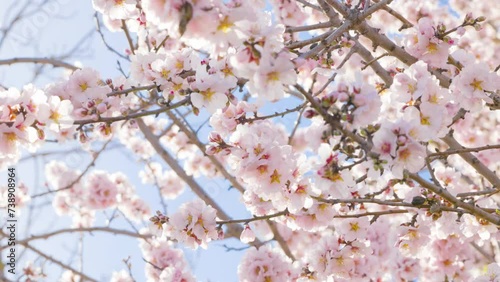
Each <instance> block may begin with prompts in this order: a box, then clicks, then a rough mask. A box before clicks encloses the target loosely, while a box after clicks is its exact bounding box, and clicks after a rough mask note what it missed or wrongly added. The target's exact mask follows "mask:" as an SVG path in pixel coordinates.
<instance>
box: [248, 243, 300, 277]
mask: <svg viewBox="0 0 500 282" xmlns="http://www.w3.org/2000/svg"><path fill="white" fill-rule="evenodd" d="M238 277H239V280H240V281H242V282H265V281H270V280H272V281H276V282H285V281H292V280H293V279H294V278H296V277H297V270H296V269H294V267H293V265H292V263H291V261H290V259H289V258H288V257H286V256H285V254H283V253H282V252H281V251H280V250H277V249H271V248H270V247H269V246H262V247H260V248H259V249H258V250H257V249H256V248H254V247H252V248H251V249H249V250H248V251H247V252H246V254H245V255H244V256H243V258H242V261H241V263H240V265H239V266H238Z"/></svg>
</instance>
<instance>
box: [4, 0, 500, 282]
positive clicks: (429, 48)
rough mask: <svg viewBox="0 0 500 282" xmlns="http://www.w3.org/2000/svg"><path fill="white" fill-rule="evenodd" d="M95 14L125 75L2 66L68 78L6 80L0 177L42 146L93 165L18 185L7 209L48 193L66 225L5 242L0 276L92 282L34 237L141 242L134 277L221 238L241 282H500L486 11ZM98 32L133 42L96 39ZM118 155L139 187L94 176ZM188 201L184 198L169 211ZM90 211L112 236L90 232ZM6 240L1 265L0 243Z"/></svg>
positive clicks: (373, 6)
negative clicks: (71, 149)
mask: <svg viewBox="0 0 500 282" xmlns="http://www.w3.org/2000/svg"><path fill="white" fill-rule="evenodd" d="M92 5H93V8H94V9H95V10H96V15H95V20H96V22H97V29H96V31H97V33H98V34H99V35H100V38H101V39H102V43H103V44H102V46H103V48H107V49H108V50H109V52H110V53H109V54H110V56H113V57H114V58H113V59H112V60H115V61H116V60H118V61H119V62H121V63H120V64H119V67H120V72H121V73H122V75H121V76H118V77H109V76H108V75H107V74H106V73H101V72H100V71H99V69H94V68H92V66H87V65H78V64H74V63H71V54H69V55H67V56H63V57H61V58H38V57H15V58H3V59H2V60H0V65H12V64H20V63H32V64H36V65H37V66H41V67H44V66H47V67H49V66H52V67H55V68H63V69H64V70H65V71H64V72H62V73H59V77H57V78H55V79H54V81H53V82H52V83H48V84H46V85H44V86H35V85H34V84H27V85H24V86H22V87H18V88H16V87H9V86H8V85H2V88H1V89H0V152H1V155H0V168H1V169H2V170H3V171H4V172H5V173H7V172H6V171H7V170H8V169H9V168H12V167H15V165H16V164H17V163H18V162H19V161H20V159H21V158H22V157H23V156H29V155H34V154H36V153H37V152H43V151H44V147H46V146H48V145H49V144H51V143H54V142H55V143H56V144H58V145H59V144H60V146H61V148H63V147H64V146H65V145H67V144H73V145H74V144H78V146H79V148H80V150H82V151H84V152H86V153H87V154H88V155H89V156H90V158H91V160H92V161H91V162H90V163H89V164H88V165H87V166H86V167H85V168H84V169H75V168H72V167H70V166H68V165H67V164H65V163H64V162H61V161H58V160H52V161H50V162H47V163H45V164H44V173H45V178H46V180H47V185H46V187H45V188H44V190H43V191H38V192H37V193H35V192H34V190H33V187H28V185H27V184H26V183H23V182H22V179H19V181H18V185H17V187H16V195H15V205H16V209H18V213H19V212H22V210H21V209H23V210H25V209H30V211H32V212H33V211H35V212H36V210H37V209H38V208H39V207H38V206H36V205H34V204H33V203H32V202H33V200H34V199H40V198H43V199H45V200H46V201H48V202H49V204H50V205H51V207H52V209H53V210H54V216H55V217H69V218H71V223H70V224H68V226H67V227H66V228H63V229H53V230H50V231H46V232H45V233H43V232H42V233H41V232H37V233H33V234H27V236H26V237H19V238H17V242H16V247H17V251H18V252H19V251H23V252H29V253H32V254H34V255H35V256H36V257H38V258H39V259H37V260H35V261H30V262H26V263H25V264H24V265H20V266H18V271H17V273H16V275H11V274H10V273H8V272H6V273H5V274H4V275H3V276H2V279H4V280H6V281H14V280H16V279H22V280H23V281H45V279H49V280H48V281H100V280H99V278H98V277H92V275H91V274H89V273H87V272H85V271H84V270H85V268H82V267H81V265H84V264H85V262H84V261H83V262H81V263H80V266H78V264H77V263H76V262H75V263H67V262H65V261H62V260H59V259H57V257H55V256H54V255H53V254H51V253H48V252H45V251H42V250H40V249H39V248H37V247H36V246H35V245H34V242H36V241H38V240H42V239H45V240H50V239H51V238H53V237H56V236H58V235H60V234H69V233H78V234H80V235H81V236H82V237H84V236H99V235H100V234H103V233H110V234H115V235H116V236H128V237H132V238H136V239H137V244H136V246H130V247H135V248H139V249H140V252H141V254H142V260H143V264H142V265H133V267H135V268H137V267H140V268H143V272H144V273H145V277H146V279H147V281H176V282H180V281H196V277H195V275H194V274H193V272H192V269H191V267H190V265H189V262H188V260H187V259H186V257H185V254H184V252H183V250H184V249H185V248H190V249H197V248H202V249H207V248H211V247H212V245H213V244H215V242H214V241H218V242H223V241H224V240H228V239H230V238H236V239H237V240H240V241H241V242H242V244H245V247H244V248H241V249H238V250H236V249H235V248H231V247H228V246H226V247H227V248H228V251H238V252H243V253H244V254H243V256H242V258H241V261H240V263H239V266H238V268H237V269H228V270H226V271H227V272H237V275H238V277H239V280H240V281H265V282H268V281H301V282H305V281H412V280H415V279H418V281H500V265H499V264H498V263H499V262H500V247H499V243H498V240H499V239H500V237H499V234H498V226H499V225H500V210H499V198H498V193H499V192H500V190H499V189H500V178H499V174H498V171H500V130H499V129H500V114H499V113H500V112H499V109H500V76H499V74H500V73H499V69H500V57H499V56H498V54H499V53H500V44H499V42H500V6H498V5H494V4H493V3H492V2H491V1H478V0H477V1H469V0H449V1H416V0H411V1H401V0H400V1H391V0H372V1H370V0H358V1H356V0H270V1H263V0H255V1H243V0H229V1H222V0H210V1H209V0H171V1H160V0H121V1H116V0H93V1H92ZM105 29H107V30H108V31H111V32H114V33H117V34H120V35H122V36H123V37H124V38H125V40H126V42H127V45H126V46H113V45H112V44H110V43H109V42H108V41H107V38H106V34H105V32H104V30H105ZM6 36H7V33H6V32H4V34H3V38H5V37H6ZM2 42H3V39H2ZM0 45H1V43H0ZM200 120H201V126H195V124H196V122H198V123H197V124H200ZM113 144H118V145H120V146H122V147H123V148H124V149H123V150H126V151H127V154H129V155H130V157H131V158H132V159H133V160H135V161H137V162H138V163H140V164H141V169H140V170H139V171H136V174H137V177H139V178H140V180H141V181H142V183H141V184H134V183H133V182H132V181H131V180H130V178H131V176H130V175H127V174H125V173H122V172H110V171H106V170H104V169H100V168H99V169H98V168H94V164H95V162H96V161H97V160H98V159H99V158H100V156H101V155H102V154H104V152H106V151H107V150H109V149H110V147H111V146H112V145H113ZM61 150H62V149H61ZM63 153H64V152H63ZM207 180H215V181H217V182H219V183H221V185H227V186H228V187H229V186H230V187H229V188H230V189H231V190H234V191H237V192H238V193H239V198H240V199H241V201H240V202H239V205H240V206H241V207H244V208H245V209H246V210H247V213H248V215H249V216H247V217H243V218H241V217H235V216H233V214H232V213H231V210H230V209H228V208H227V205H228V201H227V200H225V199H223V198H220V197H214V196H213V195H211V193H209V192H208V191H207V187H206V185H205V184H206V182H207ZM228 184H229V185H228ZM1 185H2V186H0V188H1V189H0V199H1V201H0V206H2V207H3V208H5V209H4V210H7V209H6V207H7V203H8V200H7V199H8V197H9V196H8V187H7V186H6V185H5V184H4V183H2V184H1ZM145 185H152V186H154V187H155V189H156V190H157V191H158V197H157V198H155V199H154V201H151V200H150V199H149V200H148V199H145V198H143V197H141V196H140V194H141V193H140V190H141V189H144V188H143V186H145ZM185 190H190V191H192V192H193V193H194V194H195V195H196V196H197V197H196V199H193V200H190V201H187V202H184V203H183V204H182V205H180V206H179V207H178V208H176V209H175V210H170V211H169V212H167V209H166V208H165V207H166V205H167V204H168V203H169V202H171V201H173V200H175V199H178V198H179V197H180V195H181V194H182V193H183V192H184V191H185ZM6 213H7V212H6V211H5V213H4V214H6ZM103 214H104V215H106V216H107V217H108V220H107V223H106V224H101V223H97V220H96V218H97V217H99V216H102V215H103ZM110 214H111V216H110ZM2 216H4V215H2ZM23 216H24V215H23V214H20V215H19V219H20V220H22V218H23ZM114 218H118V219H117V220H124V221H126V222H128V224H129V225H128V228H116V227H114V225H113V224H112V221H113V220H114ZM0 234H1V236H2V237H1V238H2V245H1V246H0V250H2V261H5V255H4V254H6V252H7V251H8V249H9V246H8V245H7V239H8V237H9V234H8V233H7V231H6V229H5V228H2V231H1V233H0ZM18 235H19V236H21V233H18ZM127 247H129V246H127ZM118 259H119V258H118ZM216 259H221V258H216ZM6 263H8V261H6V262H5V263H3V266H4V269H5V270H7V269H8V268H9V266H8V264H6ZM48 265H53V266H56V267H57V268H60V271H59V272H57V273H58V274H59V273H62V274H61V275H56V276H55V275H54V274H53V273H50V272H49V271H48V270H47V269H46V267H48ZM131 268H132V265H131V264H130V263H128V262H127V261H125V264H124V265H123V269H111V270H110V273H109V277H110V280H111V281H115V282H118V281H121V282H124V281H127V282H129V281H140V279H137V278H135V277H134V275H132V272H131ZM48 277H50V278H48ZM216 279H222V280H221V281H224V277H218V278H216Z"/></svg>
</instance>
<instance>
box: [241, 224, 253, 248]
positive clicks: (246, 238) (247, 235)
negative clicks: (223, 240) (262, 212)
mask: <svg viewBox="0 0 500 282" xmlns="http://www.w3.org/2000/svg"><path fill="white" fill-rule="evenodd" d="M240 240H241V242H243V243H245V244H248V243H250V242H253V241H255V234H254V233H253V230H252V229H250V226H248V224H245V229H244V230H243V232H241V236H240Z"/></svg>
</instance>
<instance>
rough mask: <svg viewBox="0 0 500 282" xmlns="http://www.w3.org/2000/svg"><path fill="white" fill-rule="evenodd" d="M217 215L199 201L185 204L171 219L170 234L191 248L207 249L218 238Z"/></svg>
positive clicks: (213, 210)
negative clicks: (208, 244)
mask: <svg viewBox="0 0 500 282" xmlns="http://www.w3.org/2000/svg"><path fill="white" fill-rule="evenodd" d="M216 213H217V211H216V210H215V209H214V208H212V207H211V206H207V205H206V204H205V203H204V202H203V201H202V200H199V199H197V200H194V201H191V202H188V203H185V204H183V205H182V206H181V207H180V208H179V209H178V211H177V212H176V213H175V214H173V215H172V216H171V217H170V220H169V223H168V228H169V232H168V234H169V235H170V236H171V237H172V238H174V239H176V240H178V241H180V242H182V243H184V244H185V245H186V246H187V247H189V248H192V249H197V248H198V246H201V247H202V248H204V249H206V248H207V243H208V242H210V241H212V240H216V239H217V238H218V233H217V229H216V223H215V218H216Z"/></svg>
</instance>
